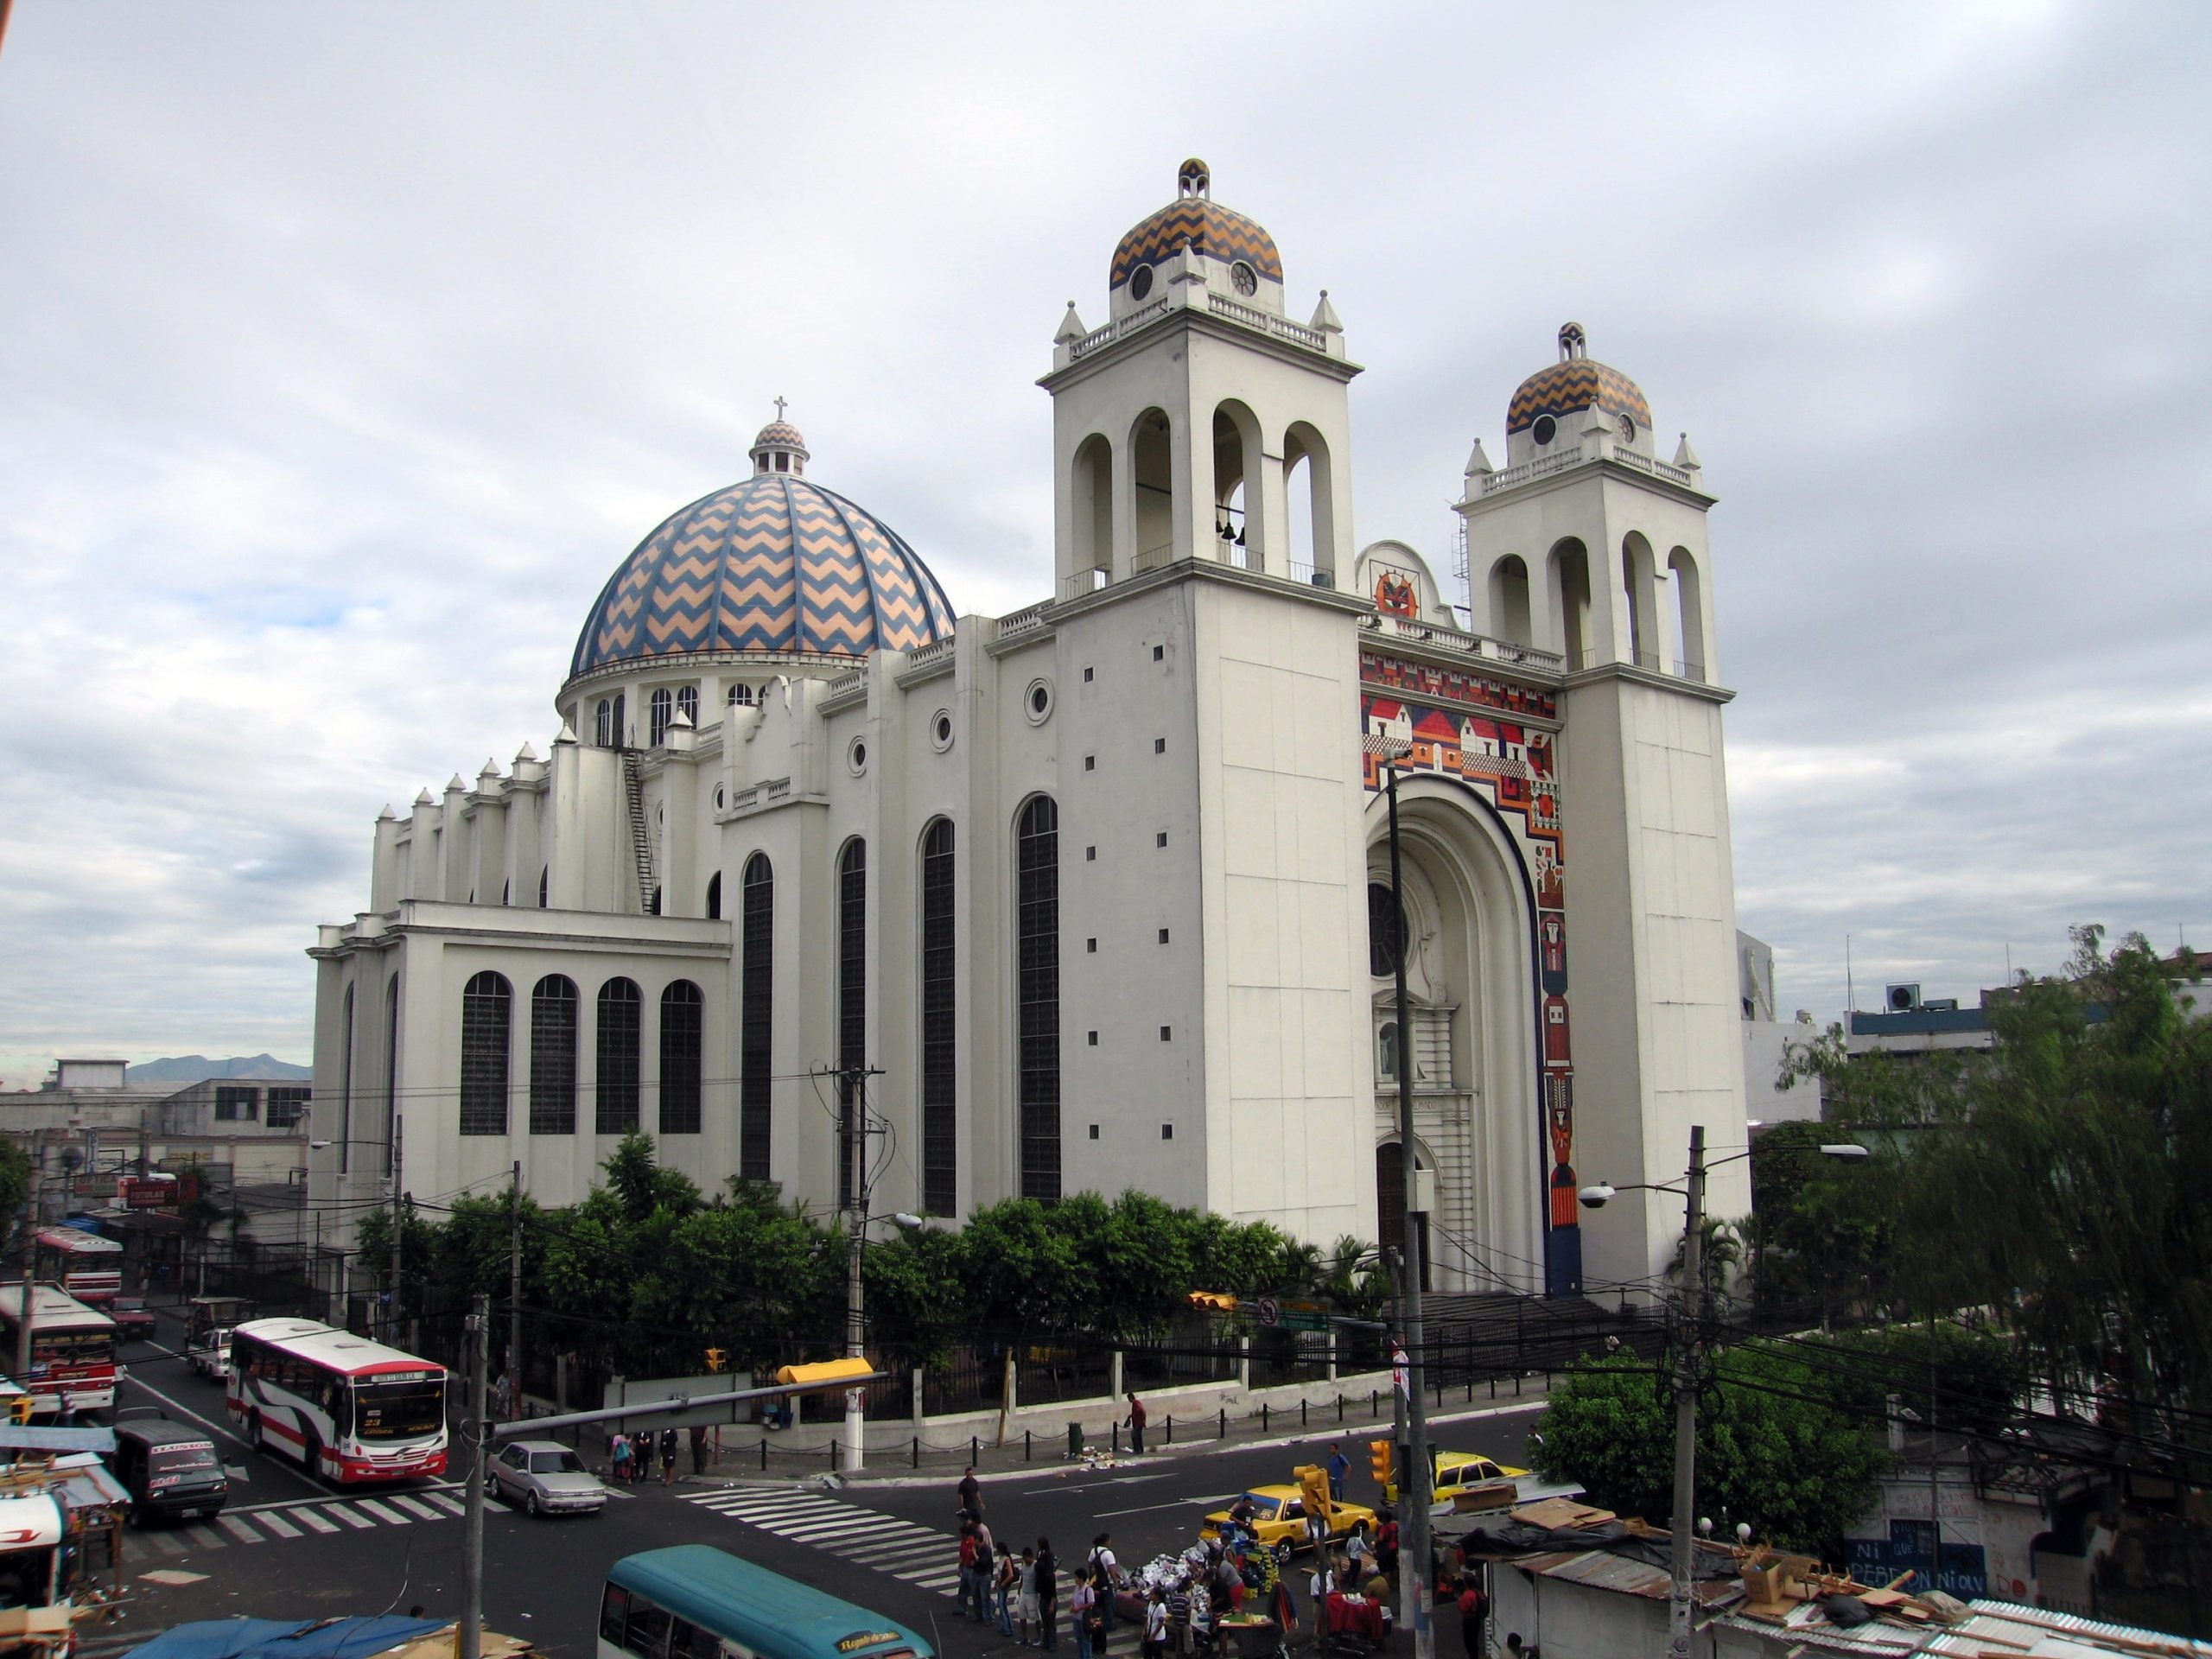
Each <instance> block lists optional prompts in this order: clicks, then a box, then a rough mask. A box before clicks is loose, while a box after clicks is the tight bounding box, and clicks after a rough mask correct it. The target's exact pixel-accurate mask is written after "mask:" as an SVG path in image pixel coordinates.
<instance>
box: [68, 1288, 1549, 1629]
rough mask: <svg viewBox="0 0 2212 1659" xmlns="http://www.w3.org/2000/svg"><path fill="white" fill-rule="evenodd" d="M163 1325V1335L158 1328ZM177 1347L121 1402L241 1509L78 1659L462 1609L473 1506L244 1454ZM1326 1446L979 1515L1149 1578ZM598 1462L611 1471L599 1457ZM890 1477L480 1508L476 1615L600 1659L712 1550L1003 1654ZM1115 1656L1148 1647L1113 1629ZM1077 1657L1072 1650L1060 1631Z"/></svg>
mask: <svg viewBox="0 0 2212 1659" xmlns="http://www.w3.org/2000/svg"><path fill="white" fill-rule="evenodd" d="M167 1329H168V1327H166V1326H165V1327H164V1330H165V1332H166V1331H167ZM171 1348H172V1345H171V1344H168V1343H166V1342H164V1343H162V1344H137V1345H136V1346H135V1348H134V1349H133V1350H132V1351H130V1352H128V1353H126V1355H125V1356H124V1357H125V1358H126V1360H127V1361H128V1362H129V1363H130V1370H131V1376H130V1382H129V1383H126V1384H125V1388H124V1401H123V1404H124V1406H125V1407H126V1408H127V1407H132V1406H155V1407H157V1408H160V1409H161V1410H162V1411H163V1412H164V1413H166V1414H168V1415H169V1416H170V1417H172V1418H175V1419H178V1420H179V1421H196V1422H199V1423H200V1424H202V1425H203V1426H205V1427H208V1428H210V1429H212V1430H213V1433H215V1436H216V1444H217V1445H218V1446H219V1447H220V1448H221V1449H222V1452H223V1456H224V1459H225V1461H226V1463H227V1464H228V1465H230V1467H231V1469H232V1475H233V1484H232V1499H231V1503H230V1506H229V1507H228V1508H227V1509H226V1510H225V1512H224V1514H223V1515H222V1516H219V1517H218V1519H217V1520H216V1521H214V1522H192V1523H188V1524H186V1525H183V1526H173V1527H158V1528H152V1529H143V1530H141V1529H132V1530H131V1531H130V1534H129V1535H128V1541H127V1544H126V1558H125V1577H126V1580H128V1581H129V1583H130V1589H131V1592H132V1596H133V1600H132V1602H131V1604H130V1608H129V1611H128V1612H127V1615H126V1617H125V1618H124V1620H123V1621H122V1622H121V1623H119V1624H111V1625H108V1626H105V1627H102V1628H100V1629H99V1630H97V1631H94V1632H89V1633H88V1634H89V1635H90V1636H91V1640H90V1641H88V1642H87V1643H85V1644H84V1645H83V1647H82V1649H80V1652H81V1653H82V1655H83V1656H84V1659H106V1656H109V1655H112V1654H114V1653H117V1652H118V1651H120V1650H121V1649H124V1648H125V1647H127V1646H129V1645H130V1643H135V1642H137V1641H143V1640H144V1639H145V1638H146V1637H148V1636H149V1635H151V1634H153V1633H154V1631H156V1630H160V1629H164V1628H167V1627H168V1626H169V1625H171V1624H180V1623H182V1622H185V1621H187V1620H190V1619H199V1618H227V1617H231V1616H233V1615H237V1614H242V1613H243V1614H251V1615H254V1616H257V1617H264V1618H328V1617H332V1616H335V1615H339V1614H349V1613H377V1612H383V1611H398V1612H404V1611H408V1610H409V1609H410V1607H413V1606H416V1605H420V1606H421V1607H423V1609H424V1610H425V1611H426V1612H427V1613H428V1614H429V1615H430V1616H432V1617H435V1618H451V1617H454V1615H455V1614H457V1612H458V1611H459V1608H460V1604H461V1544H462V1536H463V1527H462V1519H461V1516H462V1510H463V1508H464V1505H463V1504H462V1503H461V1496H460V1492H459V1490H458V1488H457V1487H456V1486H455V1485H454V1483H452V1482H450V1481H438V1482H416V1483H399V1484H395V1485H393V1486H391V1487H388V1488H387V1487H385V1486H378V1487H373V1488H364V1487H350V1488H333V1487H328V1486H326V1485H324V1484H321V1482H319V1481H315V1480H313V1479H310V1478H308V1476H307V1475H305V1474H304V1473H303V1472H302V1471H301V1470H300V1469H299V1468H298V1467H297V1465H294V1464H292V1463H290V1462H289V1461H286V1460H283V1459H278V1458H277V1457H274V1456H272V1455H270V1454H266V1453H262V1454H255V1453H250V1452H247V1451H246V1450H245V1446H244V1443H243V1442H242V1441H240V1440H238V1438H237V1437H236V1436H235V1435H233V1434H232V1433H231V1430H230V1427H229V1425H228V1422H227V1420H226V1418H225V1417H224V1414H223V1408H222V1393H221V1390H220V1389H219V1388H218V1387H217V1386H216V1385H215V1384H213V1383H207V1382H203V1381H201V1380H200V1379H198V1378H195V1377H194V1376H192V1375H191V1373H190V1371H189V1370H188V1369H187V1367H186V1366H185V1365H184V1363H183V1362H182V1360H181V1357H175V1353H174V1352H173V1351H170V1350H171ZM1540 1410H1541V1408H1540V1407H1529V1408H1510V1409H1504V1410H1499V1411H1497V1412H1494V1413H1493V1412H1489V1411H1485V1412H1484V1413H1482V1414H1479V1415H1476V1416H1474V1417H1471V1418H1464V1417H1463V1418H1462V1419H1461V1420H1460V1421H1450V1420H1448V1419H1447V1421H1444V1422H1442V1423H1441V1424H1440V1426H1439V1427H1438V1430H1437V1433H1436V1440H1437V1441H1438V1443H1439V1444H1440V1445H1442V1446H1449V1447H1453V1448H1463V1449H1465V1450H1469V1451H1478V1452H1486V1453H1488V1454H1489V1455H1491V1456H1492V1457H1495V1458H1497V1459H1500V1460H1501V1461H1505V1462H1511V1463H1525V1462H1526V1461H1527V1459H1526V1456H1525V1451H1526V1435H1527V1433H1528V1430H1529V1427H1530V1426H1531V1424H1532V1423H1533V1422H1534V1421H1535V1417H1536V1415H1537V1414H1538V1413H1539V1411H1540ZM1367 1438H1368V1436H1367V1435H1366V1434H1365V1433H1345V1434H1344V1435H1343V1436H1342V1437H1341V1439H1342V1444H1343V1446H1344V1452H1345V1453H1346V1455H1347V1456H1349V1457H1351V1459H1352V1462H1353V1475H1352V1478H1351V1483H1350V1488H1349V1492H1348V1496H1349V1497H1351V1498H1352V1499H1353V1501H1355V1502H1363V1503H1374V1502H1375V1501H1376V1498H1377V1497H1378V1496H1379V1494H1377V1493H1376V1491H1375V1490H1374V1483H1373V1481H1372V1480H1371V1478H1370V1476H1369V1474H1368V1470H1367V1458H1366V1440H1367ZM1331 1440H1332V1436H1330V1435H1326V1434H1316V1435H1311V1436H1307V1437H1304V1438H1302V1439H1300V1440H1296V1441H1294V1442H1291V1443H1287V1444H1281V1445H1262V1446H1255V1445H1249V1444H1245V1445H1234V1444H1232V1445H1231V1446H1228V1447H1225V1448H1224V1449H1222V1450H1219V1451H1211V1450H1209V1449H1208V1448H1207V1446H1206V1445H1205V1443H1203V1442H1202V1443H1199V1444H1198V1445H1195V1446H1176V1447H1174V1448H1173V1450H1172V1451H1168V1450H1162V1451H1159V1452H1153V1453H1151V1454H1148V1455H1147V1456H1146V1457H1145V1458H1143V1459H1132V1458H1128V1457H1124V1458H1122V1459H1120V1460H1119V1461H1118V1462H1117V1463H1116V1464H1114V1465H1111V1466H1109V1467H1103V1468H1098V1469H1095V1470H1073V1469H1066V1468H1061V1467H1057V1466H1056V1467H1051V1468H1047V1467H1045V1466H1044V1465H1039V1467H1038V1468H1037V1469H1036V1470H1034V1471H1020V1472H1017V1473H1014V1474H1006V1475H995V1476H990V1477H987V1478H985V1479H984V1483H983V1490H984V1503H985V1510H986V1514H987V1516H988V1519H989V1520H990V1521H991V1522H992V1524H993V1526H994V1529H995V1531H996V1532H997V1534H998V1535H999V1536H1000V1538H1001V1540H1002V1541H1012V1542H1014V1544H1015V1545H1016V1546H1017V1547H1019V1545H1020V1544H1021V1543H1024V1542H1031V1541H1034V1540H1035V1539H1036V1538H1038V1537H1039V1536H1046V1537H1049V1538H1051V1540H1052V1543H1053V1546H1054V1548H1055V1549H1056V1551H1057V1552H1058V1555H1059V1557H1060V1559H1061V1560H1062V1562H1063V1563H1064V1564H1065V1565H1066V1566H1069V1567H1072V1566H1074V1565H1075V1564H1077V1562H1079V1561H1081V1560H1083V1558H1084V1554H1086V1553H1087V1551H1088V1549H1089V1546H1090V1540H1091V1539H1092V1537H1093V1536H1094V1535H1096V1534H1097V1533H1099V1532H1101V1531H1110V1532H1111V1534H1112V1535H1113V1539H1114V1543H1115V1547H1116V1550H1117V1552H1118V1554H1120V1556H1121V1558H1122V1561H1123V1563H1124V1564H1125V1565H1138V1564H1141V1563H1142V1562H1143V1561H1145V1560H1149V1559H1150V1558H1151V1557H1152V1556H1153V1555H1154V1554H1158V1553H1160V1551H1162V1550H1166V1549H1173V1548H1181V1547H1183V1546H1185V1545H1186V1544H1188V1543H1189V1542H1190V1541H1192V1539H1193V1538H1194V1537H1195V1536H1196V1534H1197V1529H1198V1522H1199V1518H1200V1516H1202V1515H1203V1514H1204V1513H1205V1510H1208V1509H1211V1508H1217V1507H1220V1505H1221V1504H1222V1503H1224V1502H1225V1501H1226V1499H1227V1498H1228V1497H1230V1495H1232V1494H1233V1493H1235V1492H1236V1491H1242V1490H1243V1489H1244V1488H1245V1487H1247V1486H1250V1485H1258V1484H1264V1483H1267V1482H1269V1481H1281V1480H1287V1479H1289V1478H1290V1471H1291V1470H1292V1468H1293V1467H1294V1465H1298V1464H1300V1463H1306V1462H1316V1461H1319V1460H1321V1459H1325V1458H1326V1456H1327V1455H1328V1449H1329V1446H1330V1444H1331ZM584 1452H585V1455H586V1459H587V1461H588V1462H591V1463H593V1464H594V1465H597V1464H598V1463H599V1462H600V1461H601V1459H600V1458H599V1456H598V1452H597V1447H596V1446H595V1444H591V1443H588V1444H587V1446H585V1447H584ZM911 1479H912V1478H911V1477H904V1476H900V1475H898V1474H895V1473H894V1474H893V1475H891V1476H890V1477H889V1478H887V1479H885V1480H876V1479H870V1478H862V1479H861V1480H857V1481H854V1482H851V1483H849V1484H842V1485H837V1486H831V1487H827V1488H825V1486H824V1485H823V1482H822V1481H821V1480H820V1478H818V1477H817V1478H815V1479H813V1480H811V1481H808V1482H798V1481H790V1480H764V1479H762V1478H760V1477H759V1476H758V1475H757V1474H753V1473H752V1472H750V1471H744V1470H742V1469H741V1468H737V1467H733V1469H732V1471H731V1473H730V1475H729V1477H728V1478H727V1479H723V1478H717V1477H709V1478H706V1479H703V1480H698V1479H691V1478H684V1479H683V1480H679V1481H678V1482H677V1483H676V1484H674V1485H672V1486H668V1487H663V1486H660V1485H658V1484H654V1485H650V1486H637V1487H630V1488H625V1489H620V1490H618V1491H616V1492H615V1494H614V1496H613V1499H612V1500H611V1501H610V1502H609V1503H608V1504H607V1509H606V1510H604V1511H603V1512H601V1514H599V1515H596V1516H569V1517H563V1518H560V1519H554V1518H550V1517H548V1518H540V1519H532V1518H531V1517H529V1516H524V1515H522V1514H520V1513H517V1512H511V1511H509V1510H505V1508H503V1507H501V1506H500V1505H499V1504H496V1503H494V1504H492V1505H490V1506H489V1507H488V1509H487V1510H486V1525H485V1582H486V1591H485V1608H486V1618H487V1619H488V1621H489V1623H490V1624H491V1625H492V1626H493V1628H494V1629H496V1630H502V1631H505V1632H509V1633H512V1634H513V1635H517V1636H520V1637H526V1638H528V1639H530V1640H531V1641H533V1642H535V1643H537V1644H538V1646H539V1647H540V1648H541V1649H543V1650H544V1651H545V1652H547V1653H548V1654H551V1655H555V1656H559V1659H589V1656H590V1655H591V1653H592V1651H593V1633H594V1624H595V1620H596V1615H597V1609H598V1602H599V1590H600V1584H601V1580H602V1578H603V1577H604V1575H605V1573H606V1571H607V1567H608V1566H609V1565H611V1564H612V1563H613V1561H614V1560H617V1559H619V1558H620V1557H621V1556H623V1555H626V1554H631V1553H632V1552H633V1551H636V1550H640V1549H650V1548H655V1547H657V1546H659V1545H663V1544H673V1543H709V1544H713V1545H715V1546H717V1547H719V1548H723V1549H727V1550H729V1551H730V1552H732V1553H733V1554H738V1555H741V1556H744V1557H745V1558H747V1560H753V1561H756V1562H759V1563H760V1564H762V1565H764V1566H766V1567H772V1568H774V1569H775V1570H777V1571H778V1572H780V1573H785V1574H786V1575H787V1576H789V1577H791V1578H794V1579H798V1580H802V1581H804V1582H805V1583H808V1584H811V1585H815V1586H819V1587H820V1588H822V1589H824V1590H827V1591H829V1592H832V1593H834V1594H836V1595H840V1596H842V1597H844V1598H846V1599H849V1600H851V1601H855V1602H857V1603H859V1604H860V1605H863V1606H865V1607H868V1608H870V1609H872V1610H874V1611H878V1612H880V1613H883V1614H885V1615H887V1616H888V1617H889V1618H893V1619H896V1620H898V1621H899V1622H900V1623H903V1624H907V1625H909V1626H911V1627H912V1628H914V1629H916V1630H919V1631H921V1632H922V1633H923V1634H924V1635H926V1636H929V1637H932V1639H933V1640H934V1641H935V1642H936V1643H937V1644H938V1650H939V1651H940V1652H942V1653H944V1654H947V1655H950V1656H953V1659H1010V1656H1011V1654H1012V1651H1013V1649H1014V1647H1015V1645H1016V1644H1015V1643H1014V1642H1013V1641H1012V1640H1010V1639H1007V1638H1004V1637H1001V1636H999V1635H998V1633H997V1632H996V1631H995V1630H985V1629H982V1628H979V1627H978V1626H976V1625H975V1624H972V1623H969V1622H966V1621H963V1619H961V1618H959V1616H958V1614H957V1611H956V1610H955V1607H954V1604H953V1598H952V1596H951V1593H950V1586H951V1582H952V1580H953V1576H954V1569H955V1560H956V1554H957V1540H956V1536H955V1531H956V1522H955V1516H954V1510H955V1503H956V1500H955V1497H954V1492H953V1485H954V1483H955V1480H956V1479H957V1476H951V1477H946V1476H938V1477H935V1478H925V1479H923V1480H922V1481H920V1482H919V1483H918V1484H909V1482H910V1480H911ZM1114 1637H1115V1640H1114V1642H1113V1643H1112V1644H1111V1651H1112V1653H1113V1655H1114V1656H1115V1659H1122V1651H1123V1649H1128V1650H1129V1651H1130V1652H1131V1653H1134V1650H1135V1637H1134V1633H1133V1632H1132V1631H1130V1630H1125V1629H1123V1628H1122V1627H1119V1626H1117V1627H1116V1630H1115V1632H1114ZM1062 1639H1063V1643H1064V1645H1065V1649H1066V1650H1067V1651H1069V1652H1072V1651H1073V1645H1074V1644H1073V1641H1072V1638H1071V1637H1066V1636H1065V1633H1064V1635H1063V1638H1062Z"/></svg>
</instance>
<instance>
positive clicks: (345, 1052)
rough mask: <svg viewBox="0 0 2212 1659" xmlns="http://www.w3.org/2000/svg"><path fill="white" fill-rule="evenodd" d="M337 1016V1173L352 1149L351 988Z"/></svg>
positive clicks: (347, 1165) (343, 1169) (349, 1164)
mask: <svg viewBox="0 0 2212 1659" xmlns="http://www.w3.org/2000/svg"><path fill="white" fill-rule="evenodd" d="M339 1018H340V1020H343V1021H344V1025H345V1028H344V1030H343V1031H342V1032H340V1034H339V1039H338V1173H340V1174H341V1175H343V1174H344V1173H346V1171H347V1170H348V1169H349V1168H351V1167H352V1161H351V1160H352V1155H353V987H352V986H351V985H348V986H347V987H346V1003H345V1007H344V1008H343V1009H342V1010H341V1011H340V1015H339Z"/></svg>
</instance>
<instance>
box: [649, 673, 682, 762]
mask: <svg viewBox="0 0 2212 1659" xmlns="http://www.w3.org/2000/svg"><path fill="white" fill-rule="evenodd" d="M646 706H647V708H649V709H651V710H652V738H651V739H650V740H649V744H648V747H652V748H656V749H657V748H658V747H660V741H661V739H663V738H664V737H666V736H667V735H668V717H669V715H670V714H671V712H672V711H673V710H674V709H675V707H676V699H675V698H673V697H671V696H669V694H668V688H667V687H666V686H660V687H658V688H657V689H656V690H654V692H653V694H652V697H651V699H649V700H648V702H647V704H646Z"/></svg>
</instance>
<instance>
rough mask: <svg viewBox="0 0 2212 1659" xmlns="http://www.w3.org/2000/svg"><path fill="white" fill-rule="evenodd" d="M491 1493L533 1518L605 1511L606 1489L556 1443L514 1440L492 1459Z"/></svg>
mask: <svg viewBox="0 0 2212 1659" xmlns="http://www.w3.org/2000/svg"><path fill="white" fill-rule="evenodd" d="M492 1489H493V1491H495V1492H497V1493H498V1494H499V1496H500V1497H503V1498H505V1500H506V1501H507V1502H508V1503H519V1504H521V1505H522V1506H523V1508H524V1509H525V1510H529V1511H530V1512H531V1514H532V1515H581V1514H584V1513H587V1512H588V1511H591V1510H603V1509H605V1508H606V1507H607V1488H606V1487H604V1486H602V1485H601V1484H599V1477H598V1476H596V1475H594V1474H593V1473H592V1471H590V1470H588V1469H587V1468H585V1467H584V1465H583V1460H582V1459H580V1458H579V1457H577V1456H576V1454H575V1452H571V1451H570V1450H569V1448H568V1447H567V1446H563V1445H562V1444H561V1443H560V1441H558V1440H517V1441H515V1442H514V1443H513V1444H512V1445H511V1446H505V1447H504V1448H502V1449H501V1451H500V1452H499V1456H498V1457H496V1458H494V1459H492Z"/></svg>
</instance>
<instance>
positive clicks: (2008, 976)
mask: <svg viewBox="0 0 2212 1659" xmlns="http://www.w3.org/2000/svg"><path fill="white" fill-rule="evenodd" d="M2005 983H2006V984H2007V985H2010V984H2011V983H2012V941H2010V940H2009V939H2008V940H2006V941H2005Z"/></svg>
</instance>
